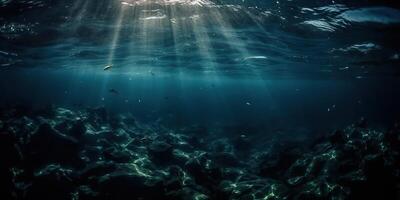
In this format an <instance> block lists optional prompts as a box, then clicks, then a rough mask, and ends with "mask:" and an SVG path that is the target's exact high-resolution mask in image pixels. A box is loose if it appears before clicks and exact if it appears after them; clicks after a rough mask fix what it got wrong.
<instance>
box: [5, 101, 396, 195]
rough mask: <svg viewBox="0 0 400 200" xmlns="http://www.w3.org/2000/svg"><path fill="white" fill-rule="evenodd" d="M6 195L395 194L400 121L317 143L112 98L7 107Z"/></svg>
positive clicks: (357, 127)
mask: <svg viewBox="0 0 400 200" xmlns="http://www.w3.org/2000/svg"><path fill="white" fill-rule="evenodd" d="M0 133H1V134H0V163H1V164H0V177H1V179H0V181H1V183H0V184H1V185H2V187H1V188H0V189H1V192H0V194H1V199H58V200H62V199H74V200H78V199H79V200H81V199H82V200H88V199H113V200H116V199H142V200H147V199H148V200H178V199H184V200H186V199H187V200H189V199H198V200H200V199H204V200H205V199H218V200H224V199H237V200H239V199H240V200H244V199H260V200H261V199H264V200H265V199H396V198H398V197H399V190H400V189H399V183H400V182H399V177H400V171H399V166H400V159H399V157H400V154H399V153H400V150H399V148H400V124H395V125H394V126H393V127H391V128H388V130H387V131H381V130H372V129H370V128H368V127H367V124H366V122H365V120H361V121H360V122H357V123H355V124H352V125H350V126H348V127H346V128H344V129H342V130H337V131H334V132H333V133H331V134H328V135H327V136H324V137H322V138H319V139H315V140H314V142H312V144H311V145H304V144H301V143H279V142H278V141H277V142H275V143H274V142H272V141H270V142H268V145H261V146H260V145H253V144H256V141H257V138H253V137H251V136H246V135H241V136H238V137H234V138H226V137H222V136H217V135H215V134H210V133H206V132H204V133H203V132H202V130H201V129H195V128H189V127H188V128H187V129H180V130H171V129H167V128H163V127H162V126H161V125H156V124H151V125H150V124H141V123H139V122H137V121H136V120H135V118H134V117H132V116H130V115H125V114H120V115H111V114H109V113H108V112H107V110H106V109H105V108H92V109H82V110H69V109H65V108H60V107H59V108H55V107H49V108H46V109H41V110H32V109H29V108H26V107H25V108H24V107H15V108H12V109H11V108H10V109H3V110H1V112H0Z"/></svg>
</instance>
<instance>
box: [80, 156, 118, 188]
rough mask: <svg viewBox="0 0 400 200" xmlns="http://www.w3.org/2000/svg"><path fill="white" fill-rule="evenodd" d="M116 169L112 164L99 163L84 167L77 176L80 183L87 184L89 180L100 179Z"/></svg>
mask: <svg viewBox="0 0 400 200" xmlns="http://www.w3.org/2000/svg"><path fill="white" fill-rule="evenodd" d="M116 169H117V167H116V165H115V163H114V162H105V161H99V162H95V163H91V164H89V165H88V166H86V167H85V168H84V169H83V170H82V171H81V172H80V173H79V174H80V175H79V178H80V180H81V182H82V183H85V184H86V183H87V182H88V181H89V179H91V178H96V177H100V176H103V175H106V174H108V173H111V172H114V171H115V170H116Z"/></svg>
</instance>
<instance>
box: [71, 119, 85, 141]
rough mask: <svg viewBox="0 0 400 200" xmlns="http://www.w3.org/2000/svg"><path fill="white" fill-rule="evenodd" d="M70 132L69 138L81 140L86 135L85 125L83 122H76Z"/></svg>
mask: <svg viewBox="0 0 400 200" xmlns="http://www.w3.org/2000/svg"><path fill="white" fill-rule="evenodd" d="M68 132H69V134H68V135H69V136H72V137H74V138H76V139H81V138H82V137H83V135H84V134H85V133H86V126H85V123H84V122H83V121H82V120H78V121H76V122H75V123H74V124H73V126H72V127H71V129H69V131H68Z"/></svg>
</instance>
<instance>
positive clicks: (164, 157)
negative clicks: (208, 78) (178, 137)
mask: <svg viewBox="0 0 400 200" xmlns="http://www.w3.org/2000/svg"><path fill="white" fill-rule="evenodd" d="M147 150H148V152H149V155H150V156H151V158H152V160H153V161H154V162H156V163H167V162H170V161H171V159H172V151H173V147H172V145H170V144H168V143H166V142H164V141H154V142H152V143H151V144H150V145H149V146H148V148H147Z"/></svg>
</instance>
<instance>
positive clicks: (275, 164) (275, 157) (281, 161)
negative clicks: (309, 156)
mask: <svg viewBox="0 0 400 200" xmlns="http://www.w3.org/2000/svg"><path fill="white" fill-rule="evenodd" d="M300 155H301V152H300V151H299V149H286V150H283V151H280V152H279V153H269V154H267V155H266V157H265V158H264V159H263V161H262V162H261V163H260V166H259V169H260V170H259V174H260V175H261V176H263V177H270V178H279V177H283V174H284V173H285V172H286V170H287V169H288V168H289V167H290V166H291V165H292V164H293V163H294V162H295V161H296V159H297V158H298V157H299V156H300Z"/></svg>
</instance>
